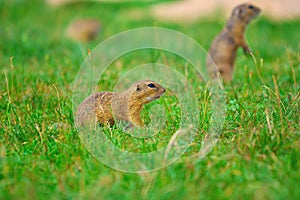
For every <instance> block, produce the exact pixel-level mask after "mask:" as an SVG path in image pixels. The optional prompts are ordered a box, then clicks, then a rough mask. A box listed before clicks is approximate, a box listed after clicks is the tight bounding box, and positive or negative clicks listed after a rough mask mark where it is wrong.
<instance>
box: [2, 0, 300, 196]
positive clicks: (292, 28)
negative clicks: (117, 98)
mask: <svg viewBox="0 0 300 200" xmlns="http://www.w3.org/2000/svg"><path fill="white" fill-rule="evenodd" d="M150 5H151V3H138V4H137V3H101V4H97V3H86V4H83V3H81V4H72V5H68V6H63V7H60V8H56V9H54V8H48V7H47V5H45V4H43V3H42V2H41V1H1V2H0V66H1V68H0V70H1V72H0V76H1V80H2V81H1V82H0V121H1V123H0V199H21V198H22V199H88V198H90V199H92V198H93V199H133V198H135V199H229V198H233V199H300V188H299V183H300V129H299V125H300V115H299V113H300V92H299V89H300V55H299V53H300V52H299V47H300V42H299V41H300V40H299V39H300V38H299V31H300V20H294V21H287V22H273V21H271V20H268V19H265V18H263V17H259V18H258V19H257V20H256V21H255V22H254V23H252V24H251V25H250V27H249V30H248V31H247V38H248V40H249V43H250V46H251V47H252V49H253V50H254V55H255V57H256V60H257V65H255V62H254V61H253V59H252V58H251V57H246V56H243V54H242V51H239V52H238V59H237V62H236V66H237V68H236V72H235V76H234V81H233V82H232V84H231V85H227V86H226V88H225V90H226V95H227V97H226V99H227V100H226V103H227V115H226V121H225V124H224V129H223V133H222V134H221V136H220V140H219V141H218V143H217V144H216V145H215V147H214V148H213V150H212V151H211V152H210V153H209V155H208V156H207V157H205V158H204V159H203V160H200V161H198V162H188V161H185V160H184V159H183V160H181V161H179V162H176V163H174V164H173V165H171V166H169V167H167V168H164V169H161V170H159V171H156V172H153V173H148V174H131V173H123V172H119V171H116V170H113V169H111V168H109V167H107V166H105V165H103V164H102V163H101V162H99V161H98V160H97V159H95V158H94V157H93V156H92V155H91V154H90V153H89V152H88V151H87V150H86V148H85V147H84V145H83V144H82V143H81V141H80V138H79V136H78V131H77V130H76V127H75V126H74V118H73V112H72V87H73V82H74V80H75V77H76V74H77V71H78V70H79V67H80V65H81V62H82V61H83V59H84V58H85V57H86V56H87V52H88V49H93V48H94V47H95V46H96V45H97V44H98V43H99V42H100V41H103V40H104V39H106V38H108V37H110V36H112V35H114V34H116V33H119V32H121V31H124V30H128V29H132V28H137V27H144V26H159V27H166V28H170V29H173V30H177V31H180V32H182V33H184V34H186V35H188V36H190V37H192V38H194V39H195V40H196V41H198V42H199V43H200V44H202V45H203V47H204V48H206V49H207V48H208V47H209V45H210V42H211V41H212V39H213V37H214V36H215V35H216V33H217V32H218V31H220V29H221V28H222V26H223V24H224V22H225V21H224V18H222V17H221V16H220V15H217V17H211V18H207V19H202V20H199V21H198V22H197V23H193V24H185V25H177V24H168V23H162V22H158V21H156V20H154V19H152V18H151V17H149V16H148V12H147V8H148V7H149V6H150ZM134 9H139V10H143V11H144V15H141V16H138V17H136V15H134V14H133V12H131V11H132V10H134ZM134 13H138V12H134ZM78 16H81V17H97V18H99V19H101V21H102V31H101V34H100V35H99V37H98V38H97V40H96V41H94V42H92V43H88V44H83V43H76V42H73V41H70V40H68V39H67V38H65V36H64V34H63V33H64V30H65V27H66V25H67V24H68V23H69V22H70V21H71V20H72V19H73V18H74V17H78ZM149 54H151V51H149V52H142V54H141V55H144V56H141V55H139V56H137V57H136V59H135V58H134V55H133V56H131V57H130V56H129V57H125V58H123V59H121V61H120V62H119V63H116V64H115V65H118V66H120V65H121V68H118V67H115V65H114V64H113V65H112V67H111V68H110V71H109V72H108V73H107V75H106V76H105V77H106V78H105V79H104V80H105V81H102V82H101V83H100V87H101V88H103V89H105V90H106V89H110V88H111V87H112V86H113V85H114V84H115V83H116V81H117V80H116V79H118V78H119V77H120V76H121V75H122V73H124V72H126V70H127V69H128V68H127V67H128V66H129V65H134V64H136V63H143V62H145V63H147V62H150V61H152V60H153V55H152V56H151V55H150V56H149ZM159 55H160V54H157V55H155V56H154V57H155V59H156V60H155V61H160V60H161V59H162V58H160V57H159ZM181 62H182V61H180V62H179V64H178V65H180V64H181ZM183 64H184V63H183ZM190 76H192V77H191V78H195V76H196V75H193V74H191V75H190ZM193 86H194V87H195V88H196V92H197V93H198V94H197V97H198V101H199V107H200V108H201V109H200V110H203V109H202V108H203V102H204V101H205V99H206V98H207V97H206V93H207V91H205V90H204V89H203V88H202V87H200V86H199V87H198V86H197V85H196V83H194V85H193ZM161 102H162V103H163V102H164V100H163V98H162V100H161ZM200 115H201V114H200ZM201 116H202V117H203V115H201ZM206 117H207V116H206ZM200 121H203V120H202V119H200ZM204 123H207V122H204ZM169 126H170V127H172V125H169ZM207 126H208V125H207ZM207 126H205V124H204V127H207ZM206 130H207V128H203V129H200V130H199V136H198V140H196V141H195V143H196V145H195V146H194V147H191V150H190V151H189V152H193V151H196V150H197V148H199V145H200V140H201V138H202V136H203V134H205V133H206ZM157 138H158V139H159V141H161V143H159V144H158V143H151V142H152V141H147V140H146V142H145V141H144V142H141V143H140V145H141V147H140V149H142V150H145V151H149V150H153V149H156V145H160V144H163V143H164V142H165V143H167V142H168V141H164V140H163V138H164V137H162V136H160V135H158V136H157ZM112 140H113V138H112ZM131 145H132V143H131ZM130 147H131V146H130V144H129V145H128V146H127V148H129V149H130ZM183 157H187V155H184V156H183ZM111 159H113V158H111Z"/></svg>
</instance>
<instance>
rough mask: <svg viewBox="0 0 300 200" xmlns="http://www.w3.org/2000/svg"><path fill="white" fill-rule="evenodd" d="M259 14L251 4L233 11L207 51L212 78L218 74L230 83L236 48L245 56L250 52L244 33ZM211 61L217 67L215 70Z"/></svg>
mask: <svg viewBox="0 0 300 200" xmlns="http://www.w3.org/2000/svg"><path fill="white" fill-rule="evenodd" d="M259 13H260V9H259V8H258V7H256V6H254V5H251V4H241V5H238V6H236V7H235V8H234V9H233V11H232V14H231V17H230V18H229V20H228V21H227V24H226V26H225V27H224V29H223V31H222V32H221V33H220V34H219V35H218V36H217V37H216V38H215V39H214V41H213V42H212V44H211V47H210V50H209V56H210V57H209V56H208V58H207V60H206V62H207V67H208V70H209V72H210V74H211V75H212V76H213V77H215V76H216V75H217V73H218V72H220V74H221V75H222V77H223V80H224V81H225V82H230V81H231V79H232V73H233V66H234V61H235V57H236V52H237V49H238V47H242V48H243V50H244V54H245V55H246V54H247V53H250V52H251V49H250V48H249V46H248V45H247V43H246V40H245V36H244V33H245V29H246V26H247V24H248V23H249V22H250V21H251V20H252V19H254V18H255V17H256V16H257V15H258V14H259ZM212 61H214V63H215V64H216V65H217V69H216V68H215V67H214V64H213V62H212ZM217 70H218V71H217Z"/></svg>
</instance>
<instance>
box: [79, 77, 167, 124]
mask: <svg viewBox="0 0 300 200" xmlns="http://www.w3.org/2000/svg"><path fill="white" fill-rule="evenodd" d="M165 91H166V90H165V89H164V88H163V87H162V86H161V85H159V84H158V83H156V82H154V81H151V80H141V81H138V82H136V83H134V84H133V85H131V86H130V87H129V89H127V90H125V91H123V92H100V93H95V94H93V95H91V96H89V97H87V98H86V99H85V100H84V101H83V102H82V103H81V104H80V105H79V107H78V109H77V113H76V121H77V124H79V125H84V124H85V122H87V121H86V120H92V119H95V118H93V117H96V120H97V122H98V123H99V124H101V125H105V124H110V125H114V124H115V121H123V122H126V123H128V125H129V127H138V126H141V127H142V126H143V122H142V121H141V117H140V113H141V111H142V109H143V106H144V104H147V103H149V102H151V101H153V100H155V99H158V98H160V96H161V95H163V93H165ZM95 115H96V116H95Z"/></svg>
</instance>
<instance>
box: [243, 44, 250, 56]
mask: <svg viewBox="0 0 300 200" xmlns="http://www.w3.org/2000/svg"><path fill="white" fill-rule="evenodd" d="M243 50H244V54H245V55H250V54H251V53H252V49H251V48H250V47H248V46H244V47H243Z"/></svg>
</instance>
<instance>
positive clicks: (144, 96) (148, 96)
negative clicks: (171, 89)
mask: <svg viewBox="0 0 300 200" xmlns="http://www.w3.org/2000/svg"><path fill="white" fill-rule="evenodd" d="M129 91H131V96H130V99H131V101H136V102H137V103H142V104H146V103H149V102H151V101H153V100H155V99H159V98H160V97H161V95H163V94H164V93H165V91H166V90H165V88H164V87H163V86H161V85H160V84H158V83H156V82H154V81H151V80H142V81H138V82H136V83H135V84H133V85H132V86H131V87H130V88H129Z"/></svg>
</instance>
